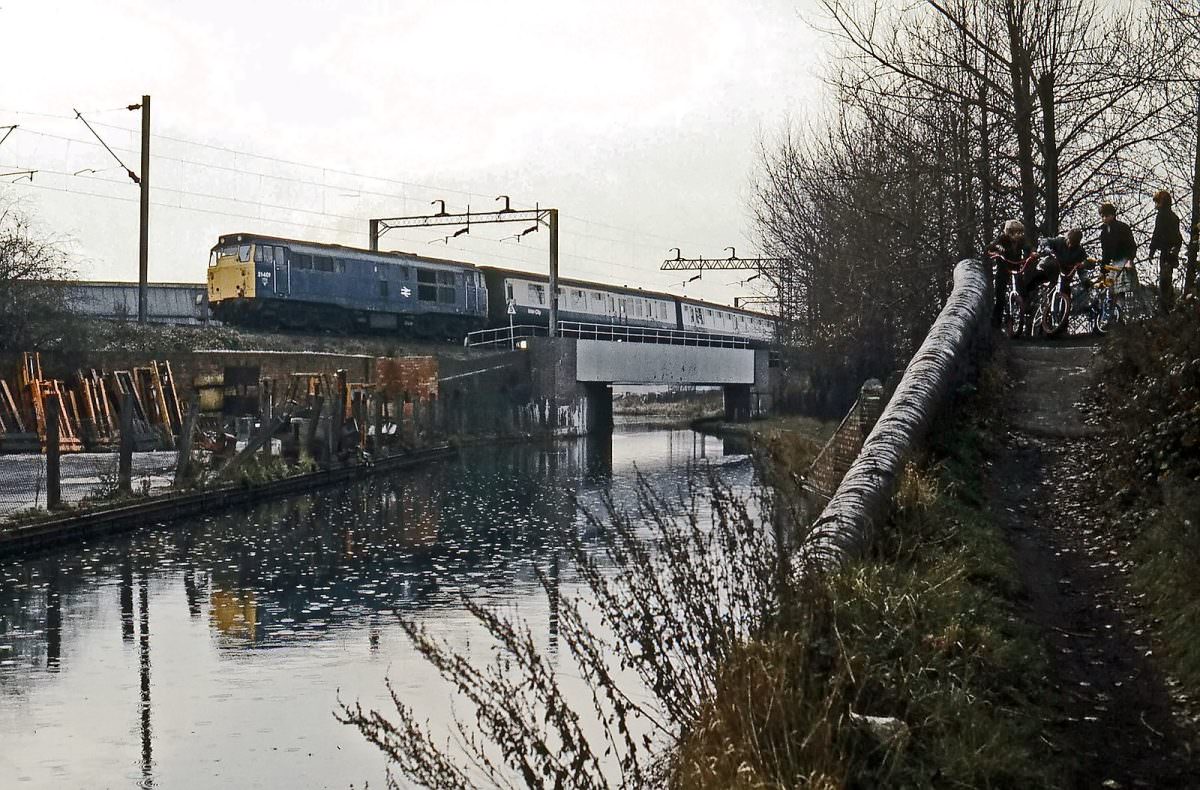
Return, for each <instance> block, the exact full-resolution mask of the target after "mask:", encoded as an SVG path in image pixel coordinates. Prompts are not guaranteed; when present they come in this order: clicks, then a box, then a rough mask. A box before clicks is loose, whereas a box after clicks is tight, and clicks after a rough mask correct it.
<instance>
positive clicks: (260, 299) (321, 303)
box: [208, 233, 774, 343]
mask: <svg viewBox="0 0 1200 790" xmlns="http://www.w3.org/2000/svg"><path fill="white" fill-rule="evenodd" d="M546 290H547V278H546V277H545V276H544V275H537V274H528V273H523V272H516V271H510V270H507V269H497V268H494V267H489V266H481V267H476V266H473V265H471V264H467V263H460V262H458V261H449V260H443V259H439V258H427V257H424V256H420V255H411V254H408V253H402V252H371V251H368V250H361V249H356V248H353V247H342V246H339V245H335V244H316V243H313V242H306V241H295V240H292V239H281V238H275V237H271V236H257V235H252V234H245V233H240V234H233V235H229V236H222V237H221V238H220V240H219V242H218V243H217V245H216V246H215V247H213V249H212V253H211V256H210V258H209V268H208V301H209V304H210V305H211V306H212V311H213V315H214V317H216V318H218V319H220V320H221V321H224V322H226V323H230V324H243V325H255V326H263V327H270V328H288V329H335V330H339V331H355V330H359V331H384V332H402V333H404V334H408V335H414V336H417V337H431V338H435V337H436V338H445V337H458V338H461V337H462V336H463V335H464V334H466V333H467V332H470V331H472V330H475V329H482V328H483V327H485V326H505V325H507V324H508V321H509V308H510V306H511V308H512V310H514V311H515V315H513V319H514V320H515V321H516V322H517V323H520V324H541V325H545V324H546V323H547V321H548V319H549V299H548V295H547V293H546ZM558 306H559V318H560V319H561V320H563V321H579V322H582V323H591V324H612V325H622V326H634V327H647V328H654V329H671V330H688V331H693V332H706V333H709V334H715V335H723V336H730V337H738V338H745V339H748V340H751V341H753V342H756V343H765V342H768V341H769V340H770V339H771V337H772V334H773V331H774V324H773V322H772V319H771V318H770V317H769V316H766V315H763V314H762V313H756V312H752V311H749V310H739V309H735V308H732V307H725V306H723V305H715V304H710V303H707V302H702V301H699V300H696V299H686V298H682V297H678V296H672V295H671V294H665V293H655V292H651V291H643V290H641V289H638V288H623V287H616V286H610V285H600V284H597V283H589V282H584V281H581V280H565V279H564V280H560V281H559V288H558Z"/></svg>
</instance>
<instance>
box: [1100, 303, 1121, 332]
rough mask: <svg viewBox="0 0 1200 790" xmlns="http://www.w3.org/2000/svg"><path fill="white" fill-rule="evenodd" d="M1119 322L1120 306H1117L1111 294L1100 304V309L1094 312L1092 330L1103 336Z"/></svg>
mask: <svg viewBox="0 0 1200 790" xmlns="http://www.w3.org/2000/svg"><path fill="white" fill-rule="evenodd" d="M1120 322H1121V305H1119V304H1117V300H1116V299H1114V298H1113V297H1112V295H1111V294H1109V295H1108V297H1107V298H1105V299H1103V300H1102V301H1101V302H1100V309H1099V310H1098V311H1097V312H1096V321H1095V324H1094V328H1095V330H1096V332H1097V333H1099V334H1101V335H1103V334H1104V333H1105V332H1107V331H1108V330H1110V329H1112V328H1113V327H1114V326H1116V325H1117V324H1119V323H1120Z"/></svg>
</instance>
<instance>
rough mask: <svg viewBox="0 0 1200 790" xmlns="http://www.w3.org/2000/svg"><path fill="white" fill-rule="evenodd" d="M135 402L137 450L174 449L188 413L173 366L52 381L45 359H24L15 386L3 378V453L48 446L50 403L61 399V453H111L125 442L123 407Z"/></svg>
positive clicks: (82, 373) (90, 371)
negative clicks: (46, 372)
mask: <svg viewBox="0 0 1200 790" xmlns="http://www.w3.org/2000/svg"><path fill="white" fill-rule="evenodd" d="M127 396H128V397H129V398H130V403H131V404H132V411H133V433H134V447H135V449H138V450H149V449H154V448H161V449H169V448H170V447H171V446H172V445H173V443H174V437H175V436H177V435H178V434H179V432H180V430H182V427H183V413H182V412H183V409H182V408H181V406H180V403H179V396H178V393H177V392H176V389H175V376H174V374H173V373H172V371H171V364H170V363H169V362H158V361H151V362H150V364H149V365H147V366H145V367H135V368H133V369H132V370H115V371H112V372H105V371H103V370H97V369H95V368H87V369H80V370H77V371H76V372H75V375H74V376H73V377H71V378H70V379H69V380H63V379H51V378H46V377H45V376H44V375H43V373H42V364H41V357H40V356H39V355H38V354H37V353H36V352H35V353H26V354H23V355H22V357H21V366H20V368H19V369H18V370H17V375H16V378H15V380H14V386H13V387H10V386H9V383H8V381H6V380H4V379H2V378H0V453H20V452H38V451H43V450H45V448H46V435H47V432H46V401H47V399H48V398H50V397H56V398H58V402H59V404H60V409H59V431H58V435H59V449H60V451H61V452H80V451H82V450H91V451H95V450H107V449H112V448H115V447H116V446H117V444H118V442H119V441H120V426H121V418H120V414H121V404H122V403H123V402H124V401H125V399H126V397H127Z"/></svg>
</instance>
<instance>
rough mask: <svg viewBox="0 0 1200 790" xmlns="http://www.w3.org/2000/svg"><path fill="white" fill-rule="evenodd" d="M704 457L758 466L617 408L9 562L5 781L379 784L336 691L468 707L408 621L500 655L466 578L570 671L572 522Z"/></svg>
mask: <svg viewBox="0 0 1200 790" xmlns="http://www.w3.org/2000/svg"><path fill="white" fill-rule="evenodd" d="M697 462H700V463H713V464H721V465H722V466H723V468H724V472H725V474H726V479H727V480H728V481H729V482H731V483H732V484H734V485H735V487H743V486H749V484H750V482H751V477H752V470H751V466H750V463H749V460H748V459H747V457H746V456H745V455H740V454H738V452H736V448H733V447H729V446H725V445H723V443H722V442H721V441H720V440H717V439H713V438H708V439H704V438H702V437H700V436H699V435H697V434H694V433H692V432H691V431H681V430H664V429H649V430H646V429H641V430H639V429H637V428H635V427H618V429H617V430H616V432H614V434H613V435H612V436H611V437H604V438H590V439H581V440H575V441H566V442H560V443H558V444H556V445H554V446H550V447H535V446H504V447H477V448H467V449H464V450H463V451H462V452H461V454H460V456H459V457H458V458H457V459H455V460H452V461H446V462H439V463H436V464H431V465H430V466H428V467H427V468H424V469H421V470H417V471H411V472H407V473H402V474H397V475H395V476H391V477H380V478H374V479H372V480H369V481H365V482H362V483H359V484H356V485H352V486H350V487H347V488H342V489H332V488H327V489H322V490H320V491H315V492H313V493H312V494H309V495H305V496H297V497H293V498H290V499H287V500H280V501H276V502H272V503H267V504H263V505H261V506H258V507H255V508H253V509H247V510H242V511H236V512H229V513H226V514H222V515H220V516H214V517H208V518H202V519H195V520H189V521H184V522H180V523H176V524H172V525H169V526H164V527H160V528H157V529H145V530H141V531H139V532H136V533H133V534H130V535H125V536H120V537H115V538H111V539H106V540H103V541H95V542H92V543H90V544H87V545H83V546H74V547H71V548H67V549H62V550H59V551H55V552H53V553H49V554H45V555H40V556H37V557H34V558H26V559H24V560H19V561H18V560H7V561H0V786H2V787H4V788H8V787H14V788H55V789H56V790H57V789H58V788H88V789H89V790H92V789H95V788H108V787H112V788H126V787H162V788H212V787H237V788H260V787H261V788H280V787H286V788H309V787H312V788H321V787H336V788H347V787H350V786H351V785H353V786H355V787H362V786H363V783H364V782H370V785H371V786H372V787H383V786H384V775H385V763H384V760H383V756H382V753H380V752H379V751H378V750H377V749H375V747H373V746H371V745H369V744H368V743H366V741H365V740H363V738H362V737H361V736H360V735H359V734H358V732H357V731H355V730H354V729H352V728H350V727H347V726H345V725H342V724H339V723H338V722H337V721H335V719H334V711H335V710H336V709H337V708H338V700H339V698H340V699H341V700H343V701H346V702H353V701H355V700H358V701H361V702H362V704H363V706H364V707H373V708H377V709H380V710H383V711H387V710H390V709H391V707H390V706H391V703H390V700H389V697H388V692H387V688H386V685H385V682H386V680H387V679H389V678H390V680H391V682H392V684H393V687H394V688H395V689H396V691H397V693H398V694H399V696H400V697H401V699H402V700H403V701H404V702H406V703H407V704H409V705H411V706H412V707H413V708H414V709H416V710H417V711H419V712H422V713H424V714H426V715H427V716H428V718H429V720H430V722H431V724H432V725H433V727H434V728H435V730H436V729H437V728H439V727H445V726H447V725H448V724H449V723H450V722H451V721H452V717H453V716H454V712H455V711H456V710H458V709H456V707H455V705H454V703H453V701H452V696H451V694H450V690H449V689H448V687H447V686H446V685H445V684H444V683H443V682H442V681H441V679H440V678H439V677H438V676H437V674H436V672H435V671H434V670H433V669H432V668H431V667H430V666H429V665H428V664H427V663H426V662H425V661H424V659H422V658H421V657H420V656H418V655H417V654H416V652H415V651H414V650H413V648H412V646H411V644H410V643H409V640H408V638H407V637H406V635H405V634H404V632H403V630H402V629H401V627H400V625H399V623H398V621H397V618H398V617H401V616H402V617H406V618H410V619H413V620H416V621H418V622H419V623H421V624H422V625H423V626H425V627H426V628H427V629H428V631H429V632H430V633H431V634H433V635H436V636H440V637H443V638H445V639H446V640H448V641H449V642H450V643H451V644H452V645H454V646H455V647H456V648H458V649H459V650H462V651H464V652H465V653H467V654H468V655H470V656H472V657H474V656H478V658H479V660H480V662H481V663H482V662H485V661H489V660H490V655H491V654H490V651H489V648H488V639H487V637H486V634H485V633H484V632H483V630H482V629H481V628H480V627H479V626H478V625H477V624H476V623H475V621H474V620H473V619H472V618H471V616H470V615H469V614H467V613H466V612H465V611H464V610H463V608H462V606H461V601H462V598H463V596H464V595H466V596H469V597H471V598H472V599H473V600H477V601H481V602H485V603H487V604H490V605H492V606H495V607H500V608H501V609H503V610H505V611H506V612H511V613H515V614H516V615H518V616H519V617H520V618H521V619H523V620H525V621H526V622H527V623H528V624H529V626H530V628H531V629H532V632H533V634H534V635H535V638H536V639H538V640H539V642H540V643H541V644H543V645H545V647H546V649H547V651H548V653H549V654H550V655H551V656H553V660H554V661H556V662H558V663H559V665H560V666H561V668H562V669H563V671H564V674H571V673H572V672H573V666H571V664H570V660H569V657H568V656H567V655H566V654H565V651H561V652H560V651H559V650H558V648H557V612H556V603H555V602H556V600H557V599H558V597H559V596H560V595H573V594H575V593H577V592H578V591H579V589H580V588H579V586H578V583H577V581H576V579H575V576H574V574H573V573H572V572H571V569H570V567H569V565H570V564H569V562H568V561H567V560H566V559H565V555H564V553H563V551H562V544H563V539H564V535H566V534H568V533H567V531H572V530H574V531H579V530H585V529H586V526H585V524H586V520H585V519H584V518H583V515H582V514H583V512H584V510H585V509H592V510H593V511H596V510H599V509H600V508H601V507H602V506H601V502H602V500H603V497H604V495H605V494H606V493H611V495H612V496H613V498H614V499H615V500H616V502H617V503H618V504H620V503H630V504H631V503H632V500H633V495H634V492H635V490H636V478H637V475H638V472H640V473H641V474H642V475H644V476H645V478H646V479H647V480H648V481H649V483H650V485H652V486H653V487H654V488H656V489H657V490H659V491H662V492H664V493H666V494H671V493H674V492H675V491H677V490H679V489H680V488H681V486H683V485H684V484H685V482H686V478H687V475H688V469H689V467H690V466H693V465H695V464H696V463H697ZM538 571H541V572H543V573H546V574H547V575H549V576H550V578H551V579H552V580H554V581H555V582H556V584H557V586H558V590H557V594H554V595H547V593H546V591H545V590H544V589H543V588H542V586H541V585H540V583H539V582H538V580H537V573H538ZM568 688H570V687H569V686H568ZM570 693H574V694H578V695H579V701H580V707H581V708H586V706H587V704H588V702H587V700H588V698H587V697H585V696H584V695H585V694H586V690H585V689H584V688H582V687H576V688H575V689H574V691H572V692H570ZM458 712H459V713H460V714H461V713H462V711H461V710H458Z"/></svg>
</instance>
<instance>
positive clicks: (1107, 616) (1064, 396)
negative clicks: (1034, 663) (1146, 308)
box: [989, 343, 1200, 788]
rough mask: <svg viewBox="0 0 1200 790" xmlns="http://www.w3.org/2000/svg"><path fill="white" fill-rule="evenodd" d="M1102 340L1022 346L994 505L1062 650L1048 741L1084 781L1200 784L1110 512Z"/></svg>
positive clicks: (1096, 784) (1030, 602)
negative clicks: (1095, 411) (1094, 414)
mask: <svg viewBox="0 0 1200 790" xmlns="http://www.w3.org/2000/svg"><path fill="white" fill-rule="evenodd" d="M1097 351H1098V347H1097V346H1095V345H1090V344H1078V343H1061V344H1013V345H1011V346H1010V347H1009V348H1008V354H1007V358H1008V366H1009V375H1010V379H1011V380H1010V386H1009V388H1008V393H1007V397H1006V399H1005V402H1004V405H1003V410H1004V414H1003V417H1004V420H1003V422H1004V425H1005V429H1004V433H1003V442H1002V446H1001V449H1000V452H999V453H998V455H997V457H996V458H995V459H994V460H993V462H992V464H993V468H992V469H991V470H990V473H991V474H990V476H989V478H990V486H991V491H990V495H991V502H992V506H993V508H994V512H995V513H996V514H997V516H998V519H999V521H1000V523H1001V524H1002V525H1003V527H1004V529H1005V530H1006V534H1007V535H1008V537H1009V540H1010V542H1011V544H1012V546H1013V548H1014V551H1015V553H1016V556H1017V561H1018V563H1019V566H1020V569H1021V575H1022V580H1023V582H1024V588H1025V591H1026V594H1027V600H1026V606H1027V612H1026V613H1025V614H1026V616H1027V617H1028V618H1029V620H1030V621H1031V622H1033V623H1034V624H1035V625H1036V627H1037V628H1039V629H1040V631H1041V633H1042V635H1043V640H1044V644H1045V645H1046V648H1047V652H1048V654H1049V657H1050V669H1049V671H1050V674H1051V677H1050V680H1051V682H1052V683H1053V685H1054V686H1055V687H1056V689H1057V691H1058V700H1057V707H1058V710H1059V715H1058V717H1057V719H1056V720H1055V721H1050V722H1047V723H1046V729H1045V735H1046V738H1047V739H1048V740H1049V741H1050V742H1051V743H1052V744H1054V745H1055V746H1056V747H1057V748H1060V749H1062V750H1064V751H1066V753H1068V754H1073V755H1075V756H1076V769H1077V770H1076V776H1075V782H1074V784H1075V786H1076V787H1081V788H1082V787H1087V788H1131V787H1155V788H1165V787H1189V788H1194V787H1200V760H1198V759H1197V757H1196V756H1195V755H1193V753H1192V748H1189V746H1191V747H1193V748H1194V746H1195V743H1194V741H1195V734H1196V729H1195V725H1194V722H1192V721H1190V720H1189V719H1188V717H1187V714H1186V712H1185V709H1186V707H1187V706H1186V704H1185V701H1183V700H1181V699H1180V696H1179V695H1178V693H1176V691H1175V690H1174V687H1173V684H1172V682H1171V681H1170V679H1169V678H1165V677H1164V676H1163V675H1162V674H1161V673H1160V672H1159V671H1158V670H1157V668H1156V667H1155V665H1154V663H1153V658H1152V647H1151V644H1150V636H1149V632H1148V631H1147V628H1146V623H1145V620H1146V618H1147V617H1148V615H1146V613H1144V612H1143V611H1141V610H1140V609H1139V607H1138V605H1137V599H1136V596H1134V595H1133V594H1132V593H1131V592H1130V591H1129V589H1128V587H1127V578H1128V577H1127V574H1128V572H1129V566H1128V564H1127V561H1126V560H1125V552H1124V551H1123V549H1124V548H1125V545H1123V542H1122V541H1123V539H1122V538H1121V537H1120V536H1119V535H1116V534H1114V532H1113V531H1112V530H1111V529H1110V528H1108V527H1107V526H1106V521H1105V519H1104V518H1103V516H1102V513H1101V512H1100V510H1101V507H1102V505H1103V501H1104V500H1105V499H1106V497H1107V493H1108V492H1111V491H1113V490H1115V488H1114V487H1116V488H1119V487H1120V486H1121V485H1122V484H1123V482H1122V475H1121V472H1120V470H1119V469H1111V468H1105V466H1104V464H1103V461H1102V459H1103V458H1104V455H1105V450H1106V449H1107V448H1108V447H1109V446H1110V444H1111V443H1112V442H1113V441H1115V439H1114V438H1113V437H1111V436H1108V435H1106V433H1105V431H1104V429H1103V427H1102V424H1103V423H1102V420H1101V421H1096V420H1088V419H1086V414H1085V407H1084V406H1083V401H1084V398H1085V394H1084V389H1085V387H1086V386H1087V385H1088V384H1089V383H1090V382H1091V381H1093V380H1094V376H1095V372H1094V370H1095V366H1094V364H1093V363H1094V355H1095V354H1096V353H1097Z"/></svg>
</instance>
